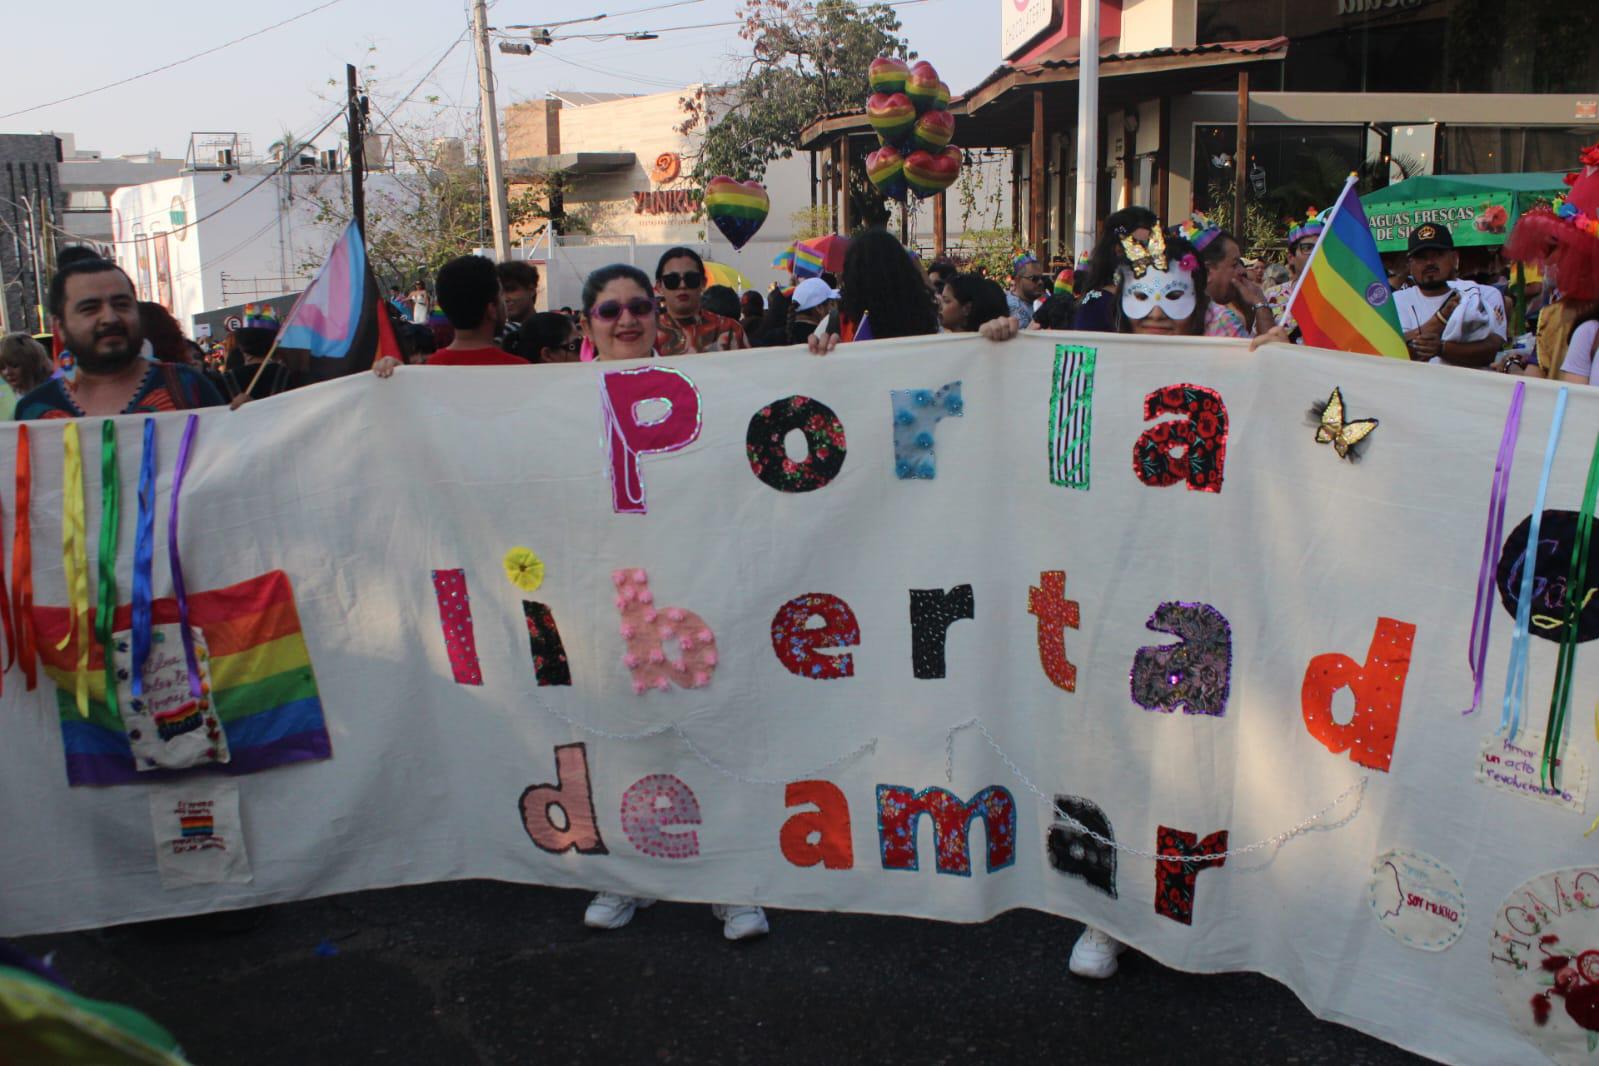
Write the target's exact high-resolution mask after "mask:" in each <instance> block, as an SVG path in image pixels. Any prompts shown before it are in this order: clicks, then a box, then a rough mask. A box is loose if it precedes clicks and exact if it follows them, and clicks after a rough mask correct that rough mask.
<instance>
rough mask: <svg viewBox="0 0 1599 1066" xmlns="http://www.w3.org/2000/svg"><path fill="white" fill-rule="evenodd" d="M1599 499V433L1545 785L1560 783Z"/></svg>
mask: <svg viewBox="0 0 1599 1066" xmlns="http://www.w3.org/2000/svg"><path fill="white" fill-rule="evenodd" d="M1596 502H1599V437H1595V438H1594V442H1593V458H1591V459H1589V460H1588V483H1587V485H1586V486H1585V487H1584V488H1583V490H1582V510H1581V512H1579V513H1578V515H1577V542H1576V544H1574V545H1573V546H1572V549H1571V570H1570V572H1569V573H1568V575H1567V580H1566V624H1565V625H1564V626H1563V627H1562V630H1563V631H1562V633H1561V636H1560V660H1559V662H1558V663H1557V664H1556V666H1555V690H1554V694H1553V695H1552V696H1551V697H1550V699H1549V722H1548V724H1547V726H1546V727H1545V728H1544V734H1543V764H1542V766H1541V768H1540V770H1539V775H1538V776H1539V780H1540V781H1541V782H1542V784H1543V786H1544V787H1545V788H1550V787H1555V788H1558V787H1559V774H1558V772H1557V771H1558V767H1559V761H1558V760H1557V759H1556V758H1555V755H1556V753H1557V752H1559V751H1560V741H1561V739H1562V738H1563V737H1564V736H1565V732H1566V711H1567V709H1568V708H1570V706H1571V675H1572V673H1573V672H1575V670H1576V668H1577V623H1578V622H1579V621H1580V620H1581V618H1582V609H1583V607H1584V606H1585V605H1586V603H1587V599H1588V596H1587V588H1588V548H1589V545H1591V544H1592V543H1593V512H1594V505H1595V503H1596Z"/></svg>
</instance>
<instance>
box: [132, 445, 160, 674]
mask: <svg viewBox="0 0 1599 1066" xmlns="http://www.w3.org/2000/svg"><path fill="white" fill-rule="evenodd" d="M155 456H156V453H155V419H153V418H146V419H145V420H144V451H143V453H142V454H141V455H140V458H139V514H138V520H137V522H136V524H135V525H136V530H135V533H134V536H133V663H132V667H131V670H132V673H133V679H132V680H133V694H134V695H135V696H142V695H144V664H145V663H146V662H147V661H149V658H150V610H151V607H150V605H151V603H152V602H153V600H154V598H155V597H154V594H153V592H152V589H151V586H152V582H151V570H152V563H153V562H154V560H155Z"/></svg>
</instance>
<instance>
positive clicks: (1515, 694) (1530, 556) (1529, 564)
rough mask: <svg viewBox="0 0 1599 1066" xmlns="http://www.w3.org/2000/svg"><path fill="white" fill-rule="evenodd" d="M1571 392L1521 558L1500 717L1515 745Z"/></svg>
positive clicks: (1556, 426)
mask: <svg viewBox="0 0 1599 1066" xmlns="http://www.w3.org/2000/svg"><path fill="white" fill-rule="evenodd" d="M1569 392H1570V390H1569V389H1567V388H1565V387H1564V386H1562V387H1561V389H1560V395H1559V396H1557V397H1555V417H1554V419H1553V421H1551V422H1550V423H1549V443H1548V444H1547V445H1546V446H1545V447H1544V453H1543V473H1542V474H1541V475H1540V476H1539V478H1538V500H1537V503H1536V504H1534V506H1533V508H1532V519H1531V524H1530V525H1529V526H1528V528H1527V548H1526V550H1525V552H1524V553H1523V554H1522V557H1521V595H1520V597H1519V598H1518V599H1517V600H1516V631H1515V633H1514V634H1512V636H1511V638H1510V667H1509V669H1508V670H1507V671H1506V673H1505V702H1504V707H1503V708H1502V709H1501V710H1500V714H1499V730H1498V732H1500V733H1506V732H1508V734H1509V736H1508V738H1507V739H1509V740H1511V741H1514V740H1515V739H1516V733H1517V731H1518V730H1520V729H1521V706H1522V704H1524V703H1525V702H1526V701H1527V643H1528V641H1529V640H1530V637H1529V636H1528V630H1529V629H1531V626H1532V579H1533V571H1535V570H1536V569H1537V568H1538V534H1539V533H1540V532H1541V531H1542V526H1543V505H1544V500H1545V498H1547V497H1548V495H1549V474H1550V471H1552V470H1553V469H1554V465H1555V453H1556V452H1558V451H1559V450H1560V427H1561V426H1562V425H1564V424H1565V421H1566V400H1567V399H1568V398H1569V396H1568V394H1569Z"/></svg>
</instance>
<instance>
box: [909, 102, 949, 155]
mask: <svg viewBox="0 0 1599 1066" xmlns="http://www.w3.org/2000/svg"><path fill="white" fill-rule="evenodd" d="M954 136H955V116H954V115H952V114H950V113H949V112H948V111H929V112H927V114H925V115H923V116H922V117H921V118H919V119H917V120H916V128H915V129H914V130H912V131H911V140H912V142H913V143H914V144H915V145H916V147H918V148H925V149H926V150H927V151H929V152H941V151H943V150H944V146H945V145H946V144H948V143H949V142H950V138H952V137H954Z"/></svg>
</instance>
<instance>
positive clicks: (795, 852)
mask: <svg viewBox="0 0 1599 1066" xmlns="http://www.w3.org/2000/svg"><path fill="white" fill-rule="evenodd" d="M803 803H810V804H814V805H815V807H816V810H814V811H800V812H798V813H796V814H794V815H791V816H790V817H789V819H788V821H786V822H784V823H783V828H782V830H781V831H780V832H779V833H778V843H779V844H781V845H782V848H783V858H785V859H787V860H788V861H789V862H791V863H793V864H794V865H795V866H815V865H817V864H818V863H820V864H821V865H822V866H823V867H825V868H826V869H829V870H848V869H851V868H852V867H854V865H855V845H854V843H853V842H852V841H851V839H850V821H849V800H847V799H845V798H844V792H843V790H842V789H840V788H839V787H838V786H837V785H835V784H833V783H832V782H831V781H790V782H789V783H788V786H787V788H785V789H784V791H783V805H784V806H785V807H798V806H799V805H800V804H803Z"/></svg>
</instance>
